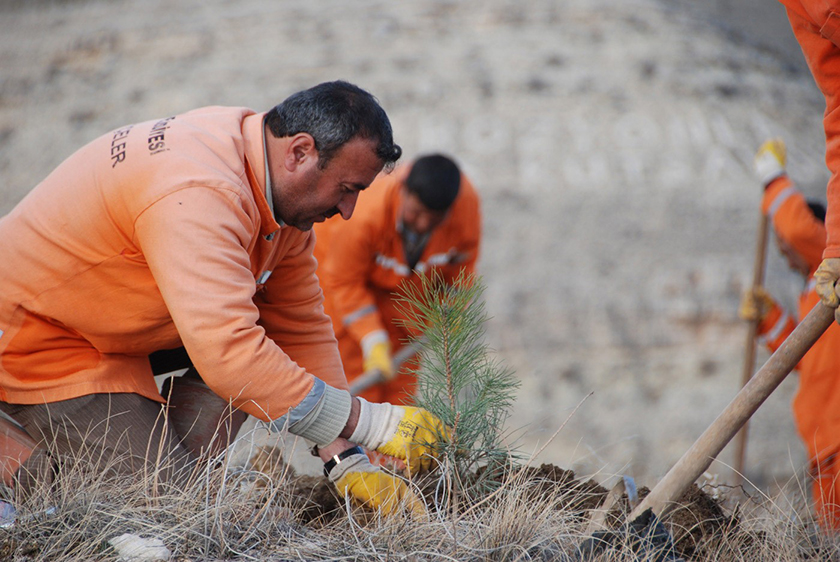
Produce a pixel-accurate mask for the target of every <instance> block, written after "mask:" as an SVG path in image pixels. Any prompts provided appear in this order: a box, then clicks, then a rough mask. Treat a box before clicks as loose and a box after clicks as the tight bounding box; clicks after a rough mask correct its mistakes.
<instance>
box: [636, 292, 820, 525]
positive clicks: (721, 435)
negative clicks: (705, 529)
mask: <svg viewBox="0 0 840 562" xmlns="http://www.w3.org/2000/svg"><path fill="white" fill-rule="evenodd" d="M833 321H834V310H832V309H831V308H828V307H826V306H824V305H823V304H822V303H817V305H816V306H815V307H814V308H813V309H812V310H811V312H809V313H808V315H807V316H806V317H805V318H804V319H803V320H802V322H800V323H799V325H798V326H797V327H796V329H795V330H794V331H793V332H792V333H791V334H790V336H788V337H787V339H786V340H785V341H784V343H782V345H781V346H780V347H779V349H777V350H776V352H775V353H773V355H771V356H770V358H769V359H768V360H767V362H766V363H765V364H764V366H763V367H761V369H759V370H758V372H757V373H756V374H755V375H754V376H753V377H752V379H750V381H749V382H748V383H747V384H746V386H744V388H742V389H741V391H740V392H739V393H738V394H737V395H735V398H734V399H733V400H732V402H730V403H729V405H728V406H727V407H726V408H724V410H723V412H721V413H720V415H719V416H718V417H717V419H715V421H714V422H712V424H711V425H710V426H709V427H708V429H706V431H705V432H703V435H701V436H700V438H699V439H697V441H695V442H694V444H693V445H692V446H691V447H690V448H689V449H688V451H686V452H685V454H683V456H682V457H681V458H680V460H678V461H677V463H676V464H675V465H674V466H673V467H672V468H671V470H669V471H668V474H666V475H665V477H664V478H663V479H662V480H660V481H659V483H658V484H657V485H656V486H655V487H654V488H653V490H652V491H651V492H650V494H648V496H647V497H645V499H644V501H642V503H640V504H639V505H638V506H637V507H636V509H634V510H633V511H632V512H631V513H630V515H629V516H628V519H629V520H630V521H633V520H634V519H635V518H636V517H638V516H639V515H640V514H642V513H643V512H644V511H645V510H646V509H648V508H651V509H652V510H653V512H654V513H655V514H657V515H658V516H659V517H660V518H661V517H663V516H664V515H665V514H666V513H668V512H669V511H670V510H671V509H673V508H674V507H676V505H675V503H674V502H675V501H676V500H677V499H678V498H679V497H680V495H682V493H683V492H684V491H685V490H686V488H688V487H689V486H690V485H691V484H692V483H693V482H694V481H695V480H697V478H698V477H699V476H700V475H701V474H703V472H704V471H705V470H706V469H707V468H709V465H711V464H712V461H714V459H715V457H716V456H717V455H718V453H720V452H721V451H722V450H723V448H724V447H725V446H726V444H727V443H729V441H730V440H731V439H732V437H733V436H734V435H735V433H737V431H738V430H739V429H740V428H741V427H742V426H743V425H744V424H745V423H746V421H747V420H748V419H750V416H752V415H753V414H754V413H755V411H756V410H757V409H758V407H759V406H761V404H762V403H763V402H764V400H766V399H767V397H768V396H770V394H771V393H772V392H773V391H774V390H775V389H776V387H778V386H779V384H781V382H782V381H783V380H784V379H785V377H787V376H788V374H790V372H791V371H792V370H793V368H794V367H796V365H797V363H799V360H800V359H802V357H803V356H804V355H805V353H807V351H808V350H809V349H811V346H812V345H814V342H816V341H817V340H818V339H819V338H820V336H821V335H822V334H823V332H825V331H826V329H828V327H829V326H830V325H831V323H832V322H833Z"/></svg>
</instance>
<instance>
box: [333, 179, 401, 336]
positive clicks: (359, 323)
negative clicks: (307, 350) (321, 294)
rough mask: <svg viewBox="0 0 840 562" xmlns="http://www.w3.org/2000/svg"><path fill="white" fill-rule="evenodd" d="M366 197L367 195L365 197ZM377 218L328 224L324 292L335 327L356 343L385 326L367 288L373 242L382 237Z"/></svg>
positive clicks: (361, 217)
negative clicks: (329, 303)
mask: <svg viewBox="0 0 840 562" xmlns="http://www.w3.org/2000/svg"><path fill="white" fill-rule="evenodd" d="M362 197H364V194H363V195H362ZM375 218H376V217H375V216H374V215H366V216H360V217H353V218H351V219H350V220H349V221H346V220H343V219H341V217H334V218H332V219H330V220H331V221H333V223H332V224H330V225H329V237H330V238H329V251H328V252H326V253H325V255H322V258H321V260H322V261H321V263H320V264H319V269H318V271H319V275H320V277H321V281H322V283H323V284H324V291H325V292H327V293H329V295H330V302H331V303H332V310H331V311H330V314H332V315H333V320H334V321H335V322H336V324H340V325H342V326H343V327H344V329H345V330H347V332H348V333H349V334H350V336H351V337H352V338H353V340H354V341H356V342H357V343H359V342H361V340H362V338H363V337H365V336H366V335H367V334H369V333H371V332H373V331H375V330H384V329H385V325H384V324H383V322H382V318H381V317H380V314H379V310H378V309H377V306H376V299H375V297H374V295H373V293H372V292H371V290H370V289H369V288H368V277H369V276H370V272H371V269H372V267H373V260H374V259H375V250H374V246H373V243H374V241H376V240H378V239H379V237H380V236H381V235H382V234H381V232H380V231H381V225H380V224H379V223H378V222H377V221H376V220H375Z"/></svg>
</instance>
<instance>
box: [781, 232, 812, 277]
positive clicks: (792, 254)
mask: <svg viewBox="0 0 840 562" xmlns="http://www.w3.org/2000/svg"><path fill="white" fill-rule="evenodd" d="M776 245H777V246H778V247H779V251H780V252H781V253H782V255H783V256H784V257H785V259H787V262H788V267H790V268H791V269H792V270H794V271H796V272H798V273H799V274H801V275H802V276H803V277H808V275H809V274H810V273H811V268H810V267H808V262H806V261H805V259H804V258H803V257H802V256H800V255H799V252H797V251H796V250H794V249H793V246H791V245H790V244H788V243H787V242H785V241H784V240H782V239H781V238H780V237H779V236H778V235H776Z"/></svg>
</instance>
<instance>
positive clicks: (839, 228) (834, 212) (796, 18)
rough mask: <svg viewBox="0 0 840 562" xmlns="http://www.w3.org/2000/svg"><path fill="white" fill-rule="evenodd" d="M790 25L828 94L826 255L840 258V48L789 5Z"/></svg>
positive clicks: (815, 74)
mask: <svg viewBox="0 0 840 562" xmlns="http://www.w3.org/2000/svg"><path fill="white" fill-rule="evenodd" d="M787 15H788V19H789V20H790V24H791V28H792V29H793V33H794V35H795V36H796V39H797V41H798V42H799V45H800V47H802V53H803V54H804V55H805V60H806V62H807V63H808V67H809V68H810V69H811V74H813V76H814V80H815V81H816V83H817V86H818V87H819V89H820V90H821V91H822V93H823V95H824V96H825V115H824V116H823V127H824V129H825V139H826V156H825V159H826V164H827V165H828V169H829V171H830V172H831V178H830V179H829V180H828V188H827V200H828V212H827V216H826V230H827V235H828V239H827V244H826V248H825V252H824V253H823V256H824V257H826V258H837V257H840V48H838V47H837V46H836V45H834V43H832V42H831V41H829V40H828V39H825V38H824V37H822V35H820V32H819V28H818V27H817V26H816V25H815V24H814V23H813V22H811V21H809V20H808V19H805V18H804V17H803V16H802V15H800V14H799V13H797V12H796V11H794V10H792V9H791V8H787Z"/></svg>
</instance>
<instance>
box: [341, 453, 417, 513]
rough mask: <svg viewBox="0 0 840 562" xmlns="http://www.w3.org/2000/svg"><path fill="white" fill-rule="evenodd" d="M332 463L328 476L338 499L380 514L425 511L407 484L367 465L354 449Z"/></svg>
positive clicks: (364, 456) (366, 459)
mask: <svg viewBox="0 0 840 562" xmlns="http://www.w3.org/2000/svg"><path fill="white" fill-rule="evenodd" d="M358 451H359V452H358V453H355V454H352V455H350V456H348V457H346V458H344V459H342V460H341V461H340V462H338V463H337V464H335V465H333V467H332V468H331V470H330V471H329V474H328V477H329V479H330V481H331V482H332V483H333V484H335V487H336V489H337V490H338V493H339V494H341V497H342V498H346V497H348V496H349V497H350V500H351V501H352V502H353V503H354V504H356V505H359V506H362V507H366V508H368V509H378V510H380V511H381V512H382V514H383V515H394V514H396V513H400V512H402V511H407V512H409V513H411V514H412V515H415V516H423V515H425V514H426V506H425V504H424V503H423V501H422V500H421V499H420V498H419V497H418V496H417V494H415V493H414V492H413V491H412V490H411V488H409V487H408V485H407V484H406V483H405V482H404V481H402V480H400V479H399V478H397V477H396V476H394V475H392V474H388V473H387V472H385V471H383V470H381V469H380V468H378V467H375V466H373V465H372V464H371V462H370V460H369V459H368V457H367V455H366V454H365V453H364V452H363V451H362V450H361V448H358Z"/></svg>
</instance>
